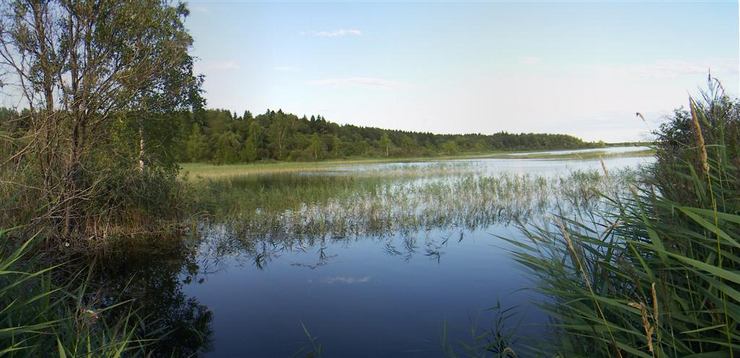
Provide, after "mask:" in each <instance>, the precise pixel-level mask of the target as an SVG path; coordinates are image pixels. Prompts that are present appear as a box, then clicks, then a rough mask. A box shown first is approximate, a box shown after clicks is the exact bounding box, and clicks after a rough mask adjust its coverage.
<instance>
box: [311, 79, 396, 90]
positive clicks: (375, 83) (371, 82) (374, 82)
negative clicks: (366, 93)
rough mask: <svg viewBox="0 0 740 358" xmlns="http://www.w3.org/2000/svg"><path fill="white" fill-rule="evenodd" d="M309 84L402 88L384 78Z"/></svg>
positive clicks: (332, 80)
mask: <svg viewBox="0 0 740 358" xmlns="http://www.w3.org/2000/svg"><path fill="white" fill-rule="evenodd" d="M309 84H312V85H316V86H330V87H347V86H352V87H371V88H383V89H394V88H398V87H401V86H403V83H402V82H399V81H395V80H388V79H384V78H376V77H345V78H327V79H321V80H314V81H310V82H309Z"/></svg>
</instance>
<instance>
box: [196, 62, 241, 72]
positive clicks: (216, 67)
mask: <svg viewBox="0 0 740 358" xmlns="http://www.w3.org/2000/svg"><path fill="white" fill-rule="evenodd" d="M197 66H198V68H199V69H201V70H205V71H232V70H238V69H240V68H241V66H240V65H239V62H237V61H235V60H223V61H203V62H200V63H198V64H197Z"/></svg>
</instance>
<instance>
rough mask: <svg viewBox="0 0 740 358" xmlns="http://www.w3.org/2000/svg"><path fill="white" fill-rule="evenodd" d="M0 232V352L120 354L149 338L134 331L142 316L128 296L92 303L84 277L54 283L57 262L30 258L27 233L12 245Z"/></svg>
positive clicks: (12, 354) (143, 344)
mask: <svg viewBox="0 0 740 358" xmlns="http://www.w3.org/2000/svg"><path fill="white" fill-rule="evenodd" d="M5 234H6V231H2V230H0V242H2V244H1V247H0V307H2V310H0V355H3V356H10V357H15V356H23V357H32V356H48V355H50V354H54V355H58V356H60V357H67V356H72V357H76V356H95V357H120V356H122V355H127V354H135V353H137V352H143V349H144V348H145V347H146V345H148V344H149V343H151V342H152V340H151V339H145V338H142V337H140V336H139V335H137V329H138V327H139V325H140V324H141V323H142V321H141V319H140V318H139V316H138V315H137V313H136V311H135V310H134V309H133V307H132V306H131V305H130V302H127V301H122V302H116V303H111V304H107V305H101V304H94V302H92V301H90V300H89V299H88V297H89V294H88V290H87V289H88V287H87V285H86V284H85V283H84V280H83V283H82V284H79V285H78V286H72V282H76V280H71V281H69V282H68V284H66V285H62V286H59V285H57V284H56V283H55V280H54V279H53V275H54V274H55V272H56V271H57V270H58V269H59V266H45V265H43V264H41V263H39V262H36V261H37V260H38V258H36V257H32V256H31V251H30V247H31V246H32V245H33V243H34V242H33V239H31V240H28V241H26V242H25V243H23V244H22V245H21V246H19V247H17V248H14V249H12V248H10V244H9V242H8V241H7V240H6V238H5V237H4V236H5ZM33 267H42V268H37V269H33ZM114 311H115V316H116V319H114V320H113V319H109V317H108V316H109V315H110V314H112V313H113V312H114ZM52 352H53V353H52Z"/></svg>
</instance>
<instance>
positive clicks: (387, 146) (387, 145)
mask: <svg viewBox="0 0 740 358" xmlns="http://www.w3.org/2000/svg"><path fill="white" fill-rule="evenodd" d="M379 144H380V149H381V150H383V151H384V152H385V156H386V157H388V156H390V150H391V139H390V138H389V137H388V133H383V135H382V136H381V137H380V141H379Z"/></svg>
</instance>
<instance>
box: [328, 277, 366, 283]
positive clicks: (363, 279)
mask: <svg viewBox="0 0 740 358" xmlns="http://www.w3.org/2000/svg"><path fill="white" fill-rule="evenodd" d="M323 281H324V283H327V284H330V285H331V284H334V283H342V284H345V285H351V284H354V283H366V282H369V281H370V276H363V277H345V276H336V277H327V278H325V279H324V280H323Z"/></svg>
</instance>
